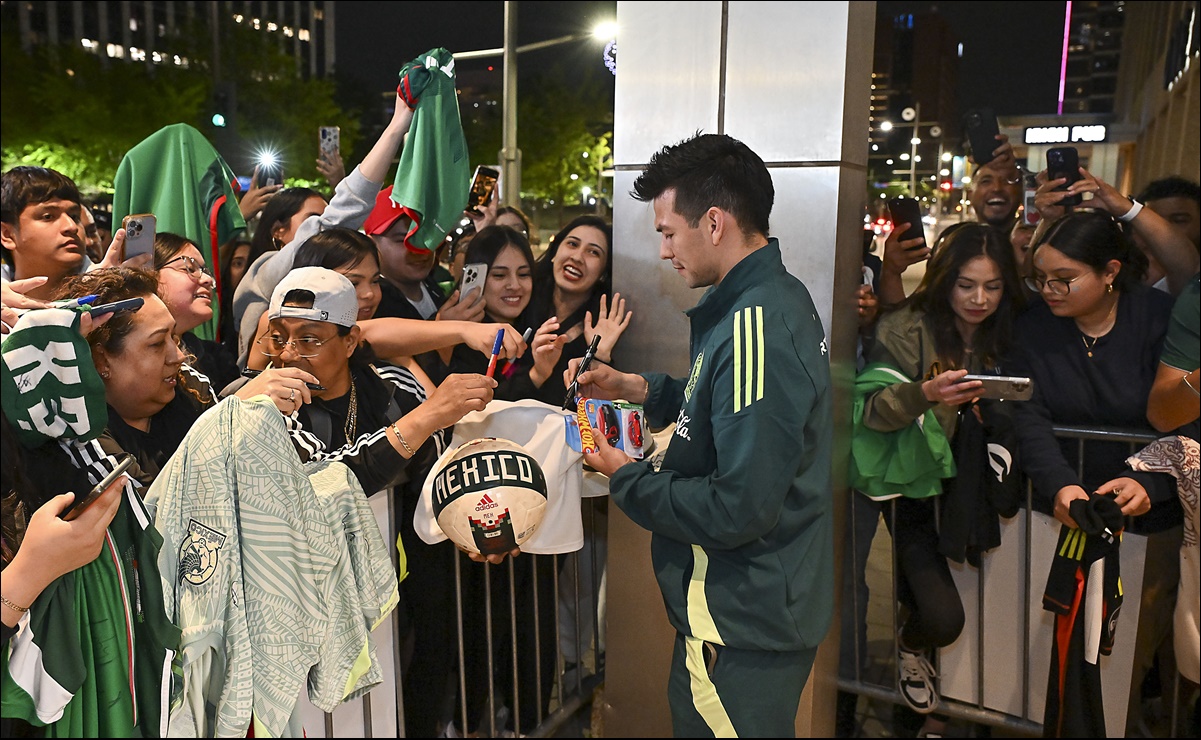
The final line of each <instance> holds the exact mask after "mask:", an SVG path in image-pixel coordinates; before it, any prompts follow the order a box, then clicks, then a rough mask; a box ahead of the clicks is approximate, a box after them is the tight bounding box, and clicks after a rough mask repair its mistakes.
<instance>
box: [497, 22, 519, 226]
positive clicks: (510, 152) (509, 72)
mask: <svg viewBox="0 0 1201 740" xmlns="http://www.w3.org/2000/svg"><path fill="white" fill-rule="evenodd" d="M504 49H505V52H504V86H505V94H504V101H503V111H504V122H503V130H502V132H501V150H500V180H501V191H502V192H501V204H502V205H507V206H520V205H521V150H520V149H518V148H517V3H516V2H515V1H514V0H505V47H504Z"/></svg>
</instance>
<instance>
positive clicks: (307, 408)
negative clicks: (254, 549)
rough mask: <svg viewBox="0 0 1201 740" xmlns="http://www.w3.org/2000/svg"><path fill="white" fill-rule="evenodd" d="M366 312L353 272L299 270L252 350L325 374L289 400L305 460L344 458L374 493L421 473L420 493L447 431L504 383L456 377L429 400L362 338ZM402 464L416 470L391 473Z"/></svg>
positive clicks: (278, 294) (276, 296) (417, 479)
mask: <svg viewBox="0 0 1201 740" xmlns="http://www.w3.org/2000/svg"><path fill="white" fill-rule="evenodd" d="M357 316H358V299H357V297H356V295H355V289H354V286H353V285H351V283H350V281H349V280H347V279H346V277H345V276H343V275H341V274H339V273H337V272H334V271H333V270H327V269H325V268H323V267H302V268H298V269H296V270H293V271H292V272H290V273H288V275H287V276H286V277H285V278H284V279H283V280H281V281H280V283H279V285H278V286H276V288H275V292H274V293H273V294H272V296H271V304H270V307H269V309H268V322H269V323H268V329H267V332H266V333H265V334H263V335H262V336H260V337H258V338H257V339H256V340H255V342H254V344H253V345H252V351H254V352H261V353H262V354H264V355H266V356H267V357H269V358H270V360H271V365H272V366H274V367H295V368H299V369H301V370H304V371H306V372H308V373H310V374H312V375H313V376H315V377H316V378H317V380H318V384H317V385H315V386H310V387H306V388H304V389H303V390H301V392H299V393H294V394H292V395H291V397H290V398H289V399H288V400H289V401H290V402H291V403H292V405H293V409H292V413H291V415H290V417H289V427H290V428H291V430H292V431H293V440H294V442H295V443H296V445H297V449H298V450H299V451H300V453H301V457H302V458H303V459H305V460H308V459H310V458H313V457H316V456H323V455H328V456H330V457H332V458H335V459H340V460H342V461H343V462H345V463H346V464H347V465H348V466H350V467H351V469H352V470H354V471H355V473H356V474H357V475H358V477H359V480H360V481H361V482H362V484H363V490H365V491H377V490H380V489H382V488H385V487H388V486H392V485H396V484H397V482H398V481H399V482H401V483H404V482H407V481H413V482H414V489H413V490H414V491H419V490H420V486H421V483H422V481H423V480H424V479H425V473H426V472H428V469H429V466H431V465H433V462H434V461H435V460H436V459H437V457H438V455H439V454H441V452H442V450H443V448H444V447H445V439H444V436H443V434H442V430H444V429H446V428H447V427H450V426H452V425H453V424H454V423H455V422H457V421H458V420H459V419H461V418H462V417H463V415H464V414H466V413H467V412H468V411H481V410H483V408H484V407H485V406H486V405H487V404H488V402H489V401H491V400H492V391H493V389H494V388H495V387H496V381H495V380H493V379H491V378H487V377H484V376H483V375H452V376H450V377H449V378H447V380H446V381H445V382H444V383H442V385H440V386H438V388H437V389H436V390H435V391H434V393H433V394H432V395H431V396H429V397H428V398H427V397H426V391H425V389H424V387H423V386H422V385H421V383H420V382H419V381H418V380H417V379H416V378H415V377H414V376H413V375H412V373H410V372H409V371H408V370H407V369H405V368H402V367H395V366H391V365H385V366H379V367H377V366H376V365H374V364H372V361H373V360H374V357H373V355H372V354H371V350H370V347H369V346H367V345H361V344H360V341H359V339H360V336H359V335H360V329H359V327H358V326H357V325H356V323H355V319H356V317H357ZM285 406H286V404H285ZM285 411H286V409H285ZM397 455H399V457H400V458H402V460H399V461H398V460H397ZM414 458H416V463H414V462H413V460H414ZM398 464H401V465H404V466H406V470H407V474H401V475H400V476H394V475H393V474H392V473H391V472H390V471H392V470H393V469H394V468H395V467H396V466H397V465H398ZM414 464H416V465H417V468H416V469H415V468H414ZM406 492H407V489H406ZM410 526H411V525H410Z"/></svg>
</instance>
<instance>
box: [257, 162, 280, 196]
mask: <svg viewBox="0 0 1201 740" xmlns="http://www.w3.org/2000/svg"><path fill="white" fill-rule="evenodd" d="M283 182H284V165H283V162H280V161H279V159H277V158H274V157H273V158H270V159H260V160H259V179H258V182H257V183H255V184H256V185H258V186H259V187H260V188H263V187H270V186H272V185H282V184H283Z"/></svg>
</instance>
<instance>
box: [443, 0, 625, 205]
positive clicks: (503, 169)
mask: <svg viewBox="0 0 1201 740" xmlns="http://www.w3.org/2000/svg"><path fill="white" fill-rule="evenodd" d="M504 23H505V45H504V46H502V47H501V48H499V49H480V50H479V51H465V52H460V53H458V54H454V57H455V59H480V58H484V57H494V56H500V57H503V60H504V61H503V65H504V82H503V85H504V100H502V101H501V110H502V116H501V120H502V124H501V149H500V181H501V185H502V188H501V191H502V192H501V194H500V196H501V203H502V204H504V205H519V204H520V203H521V150H520V149H518V148H517V55H518V54H520V53H522V52H526V51H536V50H538V49H545V48H547V47H550V46H557V45H559V44H566V43H570V42H572V41H583V40H584V39H587V38H596V39H602V40H603V39H612V38H614V37H615V36H616V35H617V24H616V23H614V22H611V21H610V22H605V23H601V24H599V25H597V26H596V27H595V28H594V29H593V30H592V31H590V32H588V33H573V34H568V35H567V36H560V37H558V38H553V39H547V40H546V41H537V42H535V43H532V44H526V45H525V46H518V45H517V3H516V2H515V1H514V0H505V21H504Z"/></svg>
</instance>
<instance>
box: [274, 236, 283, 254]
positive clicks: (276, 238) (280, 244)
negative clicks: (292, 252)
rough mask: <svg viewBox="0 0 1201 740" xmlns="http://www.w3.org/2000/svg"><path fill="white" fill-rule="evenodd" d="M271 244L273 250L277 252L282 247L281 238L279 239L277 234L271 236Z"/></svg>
mask: <svg viewBox="0 0 1201 740" xmlns="http://www.w3.org/2000/svg"><path fill="white" fill-rule="evenodd" d="M271 244H272V245H274V246H275V250H276V251H277V252H278V251H279V250H281V249H283V248H284V243H283V240H282V239H280V238H279V237H278V236H272V237H271Z"/></svg>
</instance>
